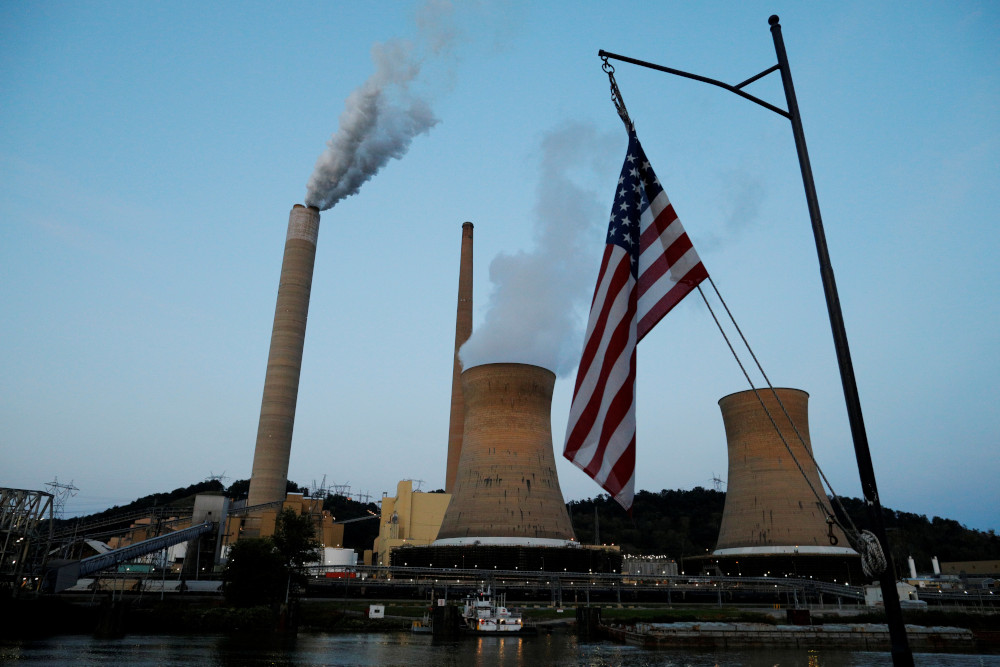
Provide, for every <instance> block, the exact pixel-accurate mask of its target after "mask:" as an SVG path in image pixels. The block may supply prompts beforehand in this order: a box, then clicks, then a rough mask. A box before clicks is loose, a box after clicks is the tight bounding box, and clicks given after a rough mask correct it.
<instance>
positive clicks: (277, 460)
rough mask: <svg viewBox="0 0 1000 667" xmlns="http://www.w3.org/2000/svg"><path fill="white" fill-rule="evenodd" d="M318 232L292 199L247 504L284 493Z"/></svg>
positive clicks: (312, 216)
mask: <svg viewBox="0 0 1000 667" xmlns="http://www.w3.org/2000/svg"><path fill="white" fill-rule="evenodd" d="M318 236H319V209H317V208H314V207H311V206H310V207H305V206H302V205H301V204H296V205H295V206H294V207H293V208H292V211H291V213H290V214H289V216H288V234H287V235H286V237H285V254H284V257H283V258H282V260H281V277H280V278H279V281H278V300H277V304H276V305H275V308H274V326H273V328H272V329H271V347H270V351H269V352H268V355H267V373H266V375H265V377H264V396H263V398H262V399H261V404H260V423H259V424H258V426H257V445H256V447H255V448H254V456H253V470H252V472H251V475H250V492H249V497H248V498H247V504H248V505H260V504H263V503H270V502H275V501H280V500H284V499H285V488H286V485H287V478H288V458H289V455H290V453H291V448H292V427H293V425H294V423H295V403H296V400H297V399H298V393H299V374H300V371H301V370H302V347H303V344H304V342H305V336H306V319H307V317H308V314H309V293H310V290H311V288H312V275H313V264H314V263H315V260H316V239H317V237H318Z"/></svg>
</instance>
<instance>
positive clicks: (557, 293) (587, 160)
mask: <svg viewBox="0 0 1000 667" xmlns="http://www.w3.org/2000/svg"><path fill="white" fill-rule="evenodd" d="M620 139H621V137H620V136H618V135H601V134H599V133H598V132H597V130H596V129H595V128H594V127H592V126H590V125H585V124H579V123H578V124H570V125H568V126H564V127H562V128H561V129H559V130H554V131H550V132H549V133H548V134H547V135H546V136H545V137H544V139H543V141H542V161H541V172H542V174H541V181H540V183H539V186H538V194H537V199H536V204H535V218H536V220H535V224H534V235H535V249H534V250H532V251H531V252H523V251H522V252H517V253H513V254H506V253H501V254H499V255H497V256H496V258H495V259H494V260H493V261H492V262H491V263H490V281H491V282H492V283H493V291H492V293H491V295H490V299H489V306H488V308H487V312H486V314H485V316H484V319H483V322H482V324H481V325H480V326H479V327H478V328H476V329H475V330H474V331H473V333H472V337H471V338H469V340H468V342H466V344H465V345H463V346H462V349H461V351H460V353H459V354H460V356H461V359H462V365H463V367H464V368H471V367H472V366H478V365H480V364H487V363H496V362H517V363H526V364H533V365H535V366H542V367H544V368H548V369H549V370H551V371H553V372H554V373H556V374H557V375H560V376H562V375H566V374H567V373H569V372H570V371H572V370H573V368H574V367H575V366H576V364H577V362H579V360H580V348H581V345H582V337H583V324H584V322H583V317H584V316H585V315H586V312H585V310H584V309H585V308H586V307H587V306H588V305H589V303H590V297H591V296H592V294H593V290H594V281H595V280H596V277H597V269H598V264H599V261H600V253H601V250H602V248H603V246H602V243H601V241H602V239H603V234H602V232H603V231H605V230H603V229H602V228H606V226H607V212H608V205H609V204H608V202H610V201H611V194H612V193H608V192H603V190H596V191H595V189H596V188H599V187H603V188H605V189H606V188H607V184H608V183H613V182H614V178H615V173H614V172H615V169H616V167H615V165H614V162H615V158H614V151H615V150H616V149H618V148H620V147H621V141H620ZM580 179H583V180H584V181H585V182H587V185H581V184H579V183H578V182H577V181H579V180H580ZM589 179H594V180H593V183H594V184H593V185H590V182H589ZM602 195H607V196H602Z"/></svg>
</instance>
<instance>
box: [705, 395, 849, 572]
mask: <svg viewBox="0 0 1000 667" xmlns="http://www.w3.org/2000/svg"><path fill="white" fill-rule="evenodd" d="M775 392H776V393H777V394H778V396H779V397H780V398H781V403H782V404H784V406H785V410H787V411H788V415H789V416H790V417H791V420H792V423H794V424H795V427H796V428H797V429H798V432H799V433H800V434H801V435H802V439H803V440H804V441H805V448H803V444H802V442H800V441H799V438H798V436H797V435H796V434H795V431H794V430H793V429H792V426H791V424H789V417H786V416H785V413H784V411H782V409H781V406H780V405H779V404H778V401H777V400H776V399H775V398H774V395H772V394H771V391H770V390H769V389H767V390H764V389H762V390H759V393H760V397H761V399H763V401H764V405H766V406H767V410H768V412H770V414H771V416H772V417H773V418H774V422H775V424H777V425H778V428H779V429H780V431H781V434H782V435H783V436H784V439H785V441H786V442H787V443H788V445H789V446H790V447H791V450H792V451H793V452H794V453H795V457H796V458H797V459H798V462H799V465H801V466H802V469H803V470H804V471H805V476H803V474H802V472H800V471H799V468H798V466H796V464H795V461H793V460H792V457H791V456H789V453H788V450H787V449H785V445H784V444H783V443H782V441H781V438H780V437H779V435H778V433H776V432H775V429H774V426H772V425H771V421H770V420H769V419H768V418H767V414H766V413H765V412H764V409H763V408H762V407H761V404H760V402H759V401H758V399H757V396H756V395H755V394H754V392H753V391H742V392H739V393H736V394H730V395H729V396H726V397H724V398H722V399H721V400H720V401H719V407H721V408H722V419H723V422H724V423H725V427H726V440H727V443H728V449H729V480H728V486H727V489H726V505H725V509H724V510H723V513H722V524H721V526H720V527H719V542H718V545H717V547H716V550H715V552H714V554H715V555H717V556H729V555H740V554H744V555H745V554H802V555H834V554H844V555H848V554H855V553H856V552H855V551H854V550H853V549H851V547H850V545H849V543H848V542H847V539H846V538H845V537H844V534H843V533H842V532H841V531H840V529H839V528H837V527H836V526H835V527H834V529H833V534H834V536H835V537H836V539H837V544H836V545H832V544H830V538H829V536H828V526H827V523H826V517H827V514H828V512H829V502H828V501H827V499H826V492H825V491H824V490H823V486H822V485H821V484H820V479H819V473H818V471H817V470H816V465H815V464H814V463H813V461H812V458H811V457H810V456H809V454H808V453H807V451H806V450H808V451H809V452H811V451H812V445H811V444H810V441H809V419H808V410H807V404H808V400H809V394H807V393H806V392H804V391H801V390H799V389H776V390H775ZM807 479H808V483H807V481H806V480H807ZM809 484H812V487H813V488H814V489H816V491H817V492H818V493H819V494H820V500H817V498H816V496H815V495H814V494H813V492H812V491H811V490H810V488H809Z"/></svg>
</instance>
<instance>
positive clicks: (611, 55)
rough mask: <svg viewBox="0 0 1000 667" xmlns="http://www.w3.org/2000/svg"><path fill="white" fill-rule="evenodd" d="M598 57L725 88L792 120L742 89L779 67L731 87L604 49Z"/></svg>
mask: <svg viewBox="0 0 1000 667" xmlns="http://www.w3.org/2000/svg"><path fill="white" fill-rule="evenodd" d="M597 55H598V56H600V57H601V58H611V59H613V60H620V61H622V62H623V63H631V64H632V65H639V66H640V67H648V68H649V69H655V70H657V71H659V72H666V73H667V74H673V75H675V76H682V77H684V78H685V79H694V80H695V81H701V82H702V83H710V84H712V85H713V86H718V87H719V88H725V89H726V90H728V91H729V92H731V93H735V94H737V95H739V96H740V97H742V98H744V99H747V100H750V101H751V102H753V103H754V104H759V105H760V106H762V107H764V108H765V109H768V110H770V111H773V112H774V113H776V114H778V115H779V116H784V117H785V118H791V115H790V114H789V113H788V112H787V111H785V110H784V109H781V108H779V107H776V106H774V105H773V104H770V103H768V102H765V101H764V100H762V99H760V98H759V97H754V96H753V95H751V94H750V93H748V92H745V91H743V90H742V88H744V87H746V86H748V85H750V84H751V83H753V82H754V81H757V80H758V79H763V78H764V77H765V76H767V75H768V74H770V73H771V72H776V71H778V68H779V66H778V65H774V66H773V67H768V68H767V69H766V70H764V71H763V72H761V73H760V74H755V75H754V76H752V77H750V78H749V79H747V80H746V81H743V82H741V83H738V84H736V85H735V86H733V85H730V84H728V83H725V82H724V81H719V80H717V79H710V78H708V77H707V76H702V75H700V74H692V73H691V72H685V71H683V70H679V69H674V68H673V67H664V66H663V65H657V64H656V63H650V62H646V61H645V60H638V59H636V58H629V57H628V56H623V55H620V54H617V53H610V52H609V51H605V50H604V49H601V50H600V51H598V52H597Z"/></svg>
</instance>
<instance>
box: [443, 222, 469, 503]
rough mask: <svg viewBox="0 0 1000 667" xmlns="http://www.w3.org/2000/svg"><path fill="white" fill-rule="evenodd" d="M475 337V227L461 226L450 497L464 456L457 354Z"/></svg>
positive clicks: (448, 472)
mask: <svg viewBox="0 0 1000 667" xmlns="http://www.w3.org/2000/svg"><path fill="white" fill-rule="evenodd" d="M471 335H472V223H471V222H466V223H463V224H462V258H461V260H460V262H459V268H458V313H457V315H456V316H455V363H454V367H453V369H452V376H451V421H450V423H449V424H448V463H447V469H446V472H445V482H444V490H445V493H451V492H452V491H453V490H454V487H455V475H457V474H458V461H459V459H460V458H461V455H462V424H463V423H464V418H465V403H464V401H463V400H462V361H461V359H459V357H458V351H459V350H460V349H461V347H462V346H463V345H465V341H467V340H469V336H471Z"/></svg>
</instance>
